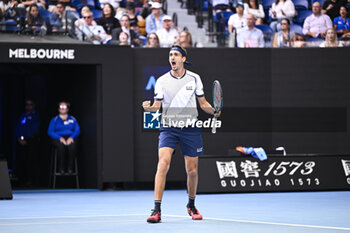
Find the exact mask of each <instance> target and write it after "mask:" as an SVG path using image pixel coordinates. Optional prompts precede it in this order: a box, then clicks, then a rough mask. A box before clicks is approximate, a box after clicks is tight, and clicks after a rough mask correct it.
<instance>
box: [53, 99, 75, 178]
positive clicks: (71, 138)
mask: <svg viewBox="0 0 350 233" xmlns="http://www.w3.org/2000/svg"><path fill="white" fill-rule="evenodd" d="M69 108H70V104H69V103H67V102H60V103H59V105H58V111H59V114H58V116H55V117H54V118H52V119H51V121H50V125H49V129H48V134H49V136H50V137H51V139H52V144H53V146H54V147H55V148H56V149H57V166H58V171H59V173H61V174H64V173H68V174H71V173H72V172H73V170H74V168H73V166H74V158H75V156H76V154H77V146H76V144H77V141H76V140H77V137H78V136H79V134H80V127H79V124H78V121H77V120H76V119H75V118H74V117H73V116H72V115H69V114H68V112H69ZM66 150H68V162H67V161H66V159H65V153H66ZM66 167H67V168H66Z"/></svg>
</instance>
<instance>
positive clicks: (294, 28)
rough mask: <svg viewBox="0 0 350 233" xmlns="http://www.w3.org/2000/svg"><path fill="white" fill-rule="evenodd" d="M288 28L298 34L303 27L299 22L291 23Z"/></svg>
mask: <svg viewBox="0 0 350 233" xmlns="http://www.w3.org/2000/svg"><path fill="white" fill-rule="evenodd" d="M290 30H291V31H294V32H295V33H298V34H303V28H302V27H301V26H300V25H299V24H291V25H290Z"/></svg>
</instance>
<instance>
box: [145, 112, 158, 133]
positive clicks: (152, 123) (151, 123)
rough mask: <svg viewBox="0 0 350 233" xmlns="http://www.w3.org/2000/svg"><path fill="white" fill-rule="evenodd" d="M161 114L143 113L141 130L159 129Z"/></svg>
mask: <svg viewBox="0 0 350 233" xmlns="http://www.w3.org/2000/svg"><path fill="white" fill-rule="evenodd" d="M161 115H162V114H161V113H160V112H159V111H156V112H143V128H144V129H159V128H160V121H161Z"/></svg>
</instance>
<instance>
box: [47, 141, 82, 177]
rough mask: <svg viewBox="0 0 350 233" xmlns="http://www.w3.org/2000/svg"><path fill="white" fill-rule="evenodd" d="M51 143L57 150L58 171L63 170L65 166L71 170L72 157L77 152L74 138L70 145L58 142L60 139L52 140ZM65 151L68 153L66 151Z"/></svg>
mask: <svg viewBox="0 0 350 233" xmlns="http://www.w3.org/2000/svg"><path fill="white" fill-rule="evenodd" d="M67 138H68V137H67ZM67 138H66V139H67ZM52 144H53V146H54V147H55V148H56V150H57V166H58V167H57V168H58V171H60V172H62V171H65V170H66V169H65V168H66V167H67V170H68V171H73V166H74V158H75V156H76V154H77V146H76V144H77V142H76V140H75V139H74V142H73V143H71V144H70V145H64V144H63V143H61V142H60V140H53V141H52ZM66 151H67V152H68V153H66Z"/></svg>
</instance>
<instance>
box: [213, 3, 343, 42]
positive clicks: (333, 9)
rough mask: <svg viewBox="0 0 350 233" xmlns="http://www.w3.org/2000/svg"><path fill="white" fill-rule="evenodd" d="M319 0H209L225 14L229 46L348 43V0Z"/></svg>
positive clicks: (214, 7)
mask: <svg viewBox="0 0 350 233" xmlns="http://www.w3.org/2000/svg"><path fill="white" fill-rule="evenodd" d="M320 1H321V0H310V2H308V0H276V1H275V2H271V1H269V0H262V1H261V2H260V3H259V2H258V1H257V0H247V1H246V2H245V3H243V2H232V1H230V0H213V11H214V18H218V17H223V18H227V34H228V35H229V46H230V47H236V46H237V47H307V46H312V47H314V46H320V47H341V46H348V45H349V40H350V31H349V29H350V18H349V15H348V9H347V6H349V5H350V0H325V1H324V2H323V3H321V2H320ZM227 12H231V13H227ZM233 12H235V13H233ZM224 13H225V14H224Z"/></svg>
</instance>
